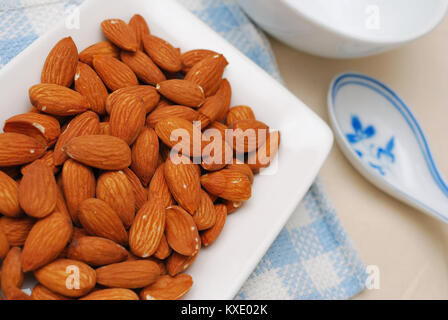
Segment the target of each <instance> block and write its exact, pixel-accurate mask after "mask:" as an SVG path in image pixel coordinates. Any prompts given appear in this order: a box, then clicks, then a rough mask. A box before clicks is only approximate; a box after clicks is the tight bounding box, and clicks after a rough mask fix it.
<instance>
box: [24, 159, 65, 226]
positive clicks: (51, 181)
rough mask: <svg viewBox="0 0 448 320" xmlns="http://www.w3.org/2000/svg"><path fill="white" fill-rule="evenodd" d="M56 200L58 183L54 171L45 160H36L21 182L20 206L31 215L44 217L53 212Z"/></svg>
mask: <svg viewBox="0 0 448 320" xmlns="http://www.w3.org/2000/svg"><path fill="white" fill-rule="evenodd" d="M56 200H57V185H56V180H55V178H54V175H53V172H52V171H51V169H50V167H48V166H47V165H46V163H45V162H44V161H42V160H39V161H35V162H34V163H33V164H32V165H31V166H30V167H29V168H28V169H27V170H26V171H25V173H24V175H23V178H22V180H21V181H20V184H19V203H20V207H21V208H22V209H23V210H24V211H25V212H26V214H27V215H29V216H31V217H34V218H43V217H46V216H48V215H49V214H50V213H52V212H53V209H54V208H55V206H56Z"/></svg>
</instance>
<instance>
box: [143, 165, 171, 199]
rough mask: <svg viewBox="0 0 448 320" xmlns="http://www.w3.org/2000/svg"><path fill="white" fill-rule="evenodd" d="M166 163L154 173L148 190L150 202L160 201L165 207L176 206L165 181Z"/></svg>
mask: <svg viewBox="0 0 448 320" xmlns="http://www.w3.org/2000/svg"><path fill="white" fill-rule="evenodd" d="M164 168H165V163H162V164H161V165H160V166H159V167H158V168H157V170H156V172H155V173H154V175H153V177H152V179H151V183H150V184H149V189H148V199H149V201H156V200H157V201H160V202H161V203H162V204H163V205H164V206H165V207H169V206H171V205H173V204H174V200H173V197H172V196H171V192H170V190H169V188H168V185H167V183H166V180H165V169H164Z"/></svg>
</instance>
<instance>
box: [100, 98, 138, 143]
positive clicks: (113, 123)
mask: <svg viewBox="0 0 448 320" xmlns="http://www.w3.org/2000/svg"><path fill="white" fill-rule="evenodd" d="M125 102H127V103H125ZM145 120H146V112H145V109H144V108H143V101H142V100H141V99H140V98H139V97H137V96H134V95H126V96H124V98H123V99H122V100H120V103H117V104H115V106H114V107H113V109H112V112H111V113H110V121H109V123H110V133H111V134H112V136H115V137H118V138H121V139H123V140H124V141H126V142H127V143H128V144H129V145H131V144H133V143H134V141H135V139H137V137H138V135H139V134H140V131H141V130H142V128H143V126H144V125H145Z"/></svg>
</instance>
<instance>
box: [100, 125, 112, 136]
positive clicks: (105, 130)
mask: <svg viewBox="0 0 448 320" xmlns="http://www.w3.org/2000/svg"><path fill="white" fill-rule="evenodd" d="M99 134H100V135H108V136H111V135H112V134H111V132H110V123H109V122H100V132H99Z"/></svg>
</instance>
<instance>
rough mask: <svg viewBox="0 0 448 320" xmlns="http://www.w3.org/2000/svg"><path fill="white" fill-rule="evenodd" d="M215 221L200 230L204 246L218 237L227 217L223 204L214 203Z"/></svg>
mask: <svg viewBox="0 0 448 320" xmlns="http://www.w3.org/2000/svg"><path fill="white" fill-rule="evenodd" d="M215 211H216V223H215V224H214V225H213V227H211V228H210V229H207V230H205V231H202V232H201V241H202V244H203V245H204V246H205V247H208V246H209V245H211V244H212V243H213V242H215V241H216V239H218V237H219V235H220V234H221V232H222V229H223V228H224V224H225V223H226V218H227V208H226V206H225V205H223V204H217V205H215Z"/></svg>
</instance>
